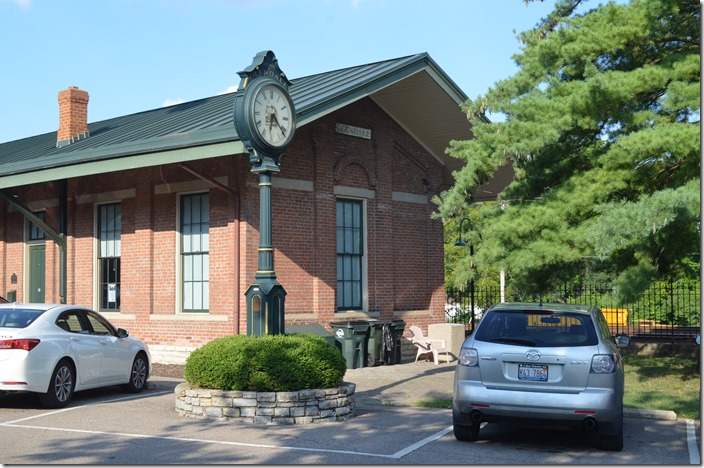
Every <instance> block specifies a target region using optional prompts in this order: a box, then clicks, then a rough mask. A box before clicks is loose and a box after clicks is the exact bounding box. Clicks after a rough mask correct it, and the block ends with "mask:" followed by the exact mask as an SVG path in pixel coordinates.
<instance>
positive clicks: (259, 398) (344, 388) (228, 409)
mask: <svg viewBox="0 0 704 468" xmlns="http://www.w3.org/2000/svg"><path fill="white" fill-rule="evenodd" d="M355 387H356V385H355V384H353V383H345V384H343V385H341V386H339V387H336V388H328V389H320V390H300V391H298V392H245V391H225V390H212V389H207V388H191V387H190V386H189V385H188V384H187V383H181V384H179V385H177V386H176V389H175V393H176V411H177V412H178V413H179V414H181V415H183V416H189V417H201V418H213V419H221V420H227V419H229V418H234V419H237V420H239V421H244V422H250V423H260V424H266V423H275V424H309V423H315V422H324V421H336V420H340V419H346V418H347V417H348V416H351V415H352V413H353V411H354V391H355Z"/></svg>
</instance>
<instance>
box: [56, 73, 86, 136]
mask: <svg viewBox="0 0 704 468" xmlns="http://www.w3.org/2000/svg"><path fill="white" fill-rule="evenodd" d="M88 135H89V133H88V92H87V91H83V90H82V89H78V88H77V87H75V86H71V87H69V88H68V89H65V90H63V91H61V92H60V93H59V131H58V132H57V135H56V146H57V147H59V148H60V147H62V146H66V145H70V144H71V143H73V142H74V141H78V140H81V139H83V138H87V137H88Z"/></svg>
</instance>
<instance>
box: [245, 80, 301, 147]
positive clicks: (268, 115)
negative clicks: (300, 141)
mask: <svg viewBox="0 0 704 468" xmlns="http://www.w3.org/2000/svg"><path fill="white" fill-rule="evenodd" d="M252 112H253V117H254V128H255V129H256V132H257V133H258V134H259V137H260V138H261V139H262V140H264V142H265V143H267V144H268V145H270V146H272V147H274V148H280V147H283V146H286V145H287V144H288V143H289V142H290V141H291V138H293V132H294V131H295V128H294V125H295V124H294V116H293V103H292V102H291V99H290V98H289V96H288V95H287V94H286V93H285V92H284V91H283V90H282V89H281V88H279V87H278V86H276V85H271V84H269V85H266V86H262V87H261V88H260V89H259V90H258V91H257V93H256V95H255V96H254V103H253V105H252Z"/></svg>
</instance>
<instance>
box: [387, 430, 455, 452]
mask: <svg viewBox="0 0 704 468" xmlns="http://www.w3.org/2000/svg"><path fill="white" fill-rule="evenodd" d="M451 430H452V426H450V427H448V428H447V429H443V430H442V431H438V432H436V433H435V434H433V435H431V436H428V437H426V438H425V439H423V440H421V441H418V442H416V443H415V444H413V445H409V446H408V447H406V448H405V449H403V450H399V451H398V452H396V453H394V454H393V455H391V458H395V459H399V458H401V457H405V456H406V455H408V454H409V453H411V452H413V451H414V450H418V449H419V448H421V447H422V446H424V445H428V444H429V443H431V442H434V441H436V440H438V439H439V438H440V437H442V436H444V435H445V434H447V433H448V432H450V431H451Z"/></svg>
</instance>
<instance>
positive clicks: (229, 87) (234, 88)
mask: <svg viewBox="0 0 704 468" xmlns="http://www.w3.org/2000/svg"><path fill="white" fill-rule="evenodd" d="M235 91H237V85H234V86H228V87H227V89H226V90H225V91H223V92H221V93H218V96H219V95H221V94H227V93H234V92H235Z"/></svg>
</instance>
